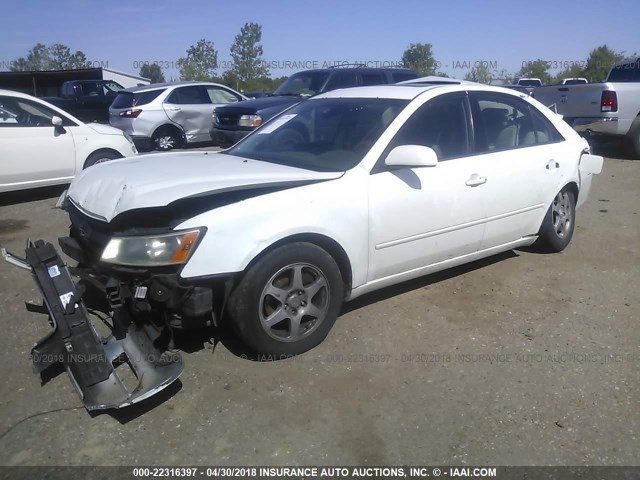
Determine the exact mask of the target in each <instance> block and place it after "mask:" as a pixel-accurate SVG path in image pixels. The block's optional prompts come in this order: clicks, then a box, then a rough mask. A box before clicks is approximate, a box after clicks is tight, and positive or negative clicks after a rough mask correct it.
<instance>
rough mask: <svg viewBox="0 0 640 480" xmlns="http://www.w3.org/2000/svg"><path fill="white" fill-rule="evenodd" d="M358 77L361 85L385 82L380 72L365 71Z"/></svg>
mask: <svg viewBox="0 0 640 480" xmlns="http://www.w3.org/2000/svg"><path fill="white" fill-rule="evenodd" d="M360 77H361V78H362V85H365V86H366V85H381V84H383V83H386V82H385V81H384V76H383V75H382V72H367V73H362V74H361V75H360Z"/></svg>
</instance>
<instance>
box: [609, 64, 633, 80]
mask: <svg viewBox="0 0 640 480" xmlns="http://www.w3.org/2000/svg"><path fill="white" fill-rule="evenodd" d="M607 81H608V82H640V61H638V62H632V63H624V64H622V65H617V66H615V67H613V69H612V70H611V73H609V78H608V79H607Z"/></svg>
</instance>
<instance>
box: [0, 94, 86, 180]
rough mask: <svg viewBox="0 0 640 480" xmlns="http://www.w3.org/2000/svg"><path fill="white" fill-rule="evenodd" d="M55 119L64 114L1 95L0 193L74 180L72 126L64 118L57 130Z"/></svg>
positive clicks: (25, 100)
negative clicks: (61, 125)
mask: <svg viewBox="0 0 640 480" xmlns="http://www.w3.org/2000/svg"><path fill="white" fill-rule="evenodd" d="M3 111H4V112H6V114H3V113H2V112H3ZM54 116H60V114H59V113H57V112H55V111H54V110H51V109H50V108H48V107H46V106H44V105H42V104H41V103H39V102H35V101H33V100H30V99H26V98H22V97H14V96H11V95H2V96H0V162H1V163H2V166H1V168H0V190H2V191H8V190H17V189H21V188H31V187H38V186H44V185H53V184H59V183H65V182H66V181H70V180H71V179H72V178H73V176H74V174H75V173H76V172H75V168H76V153H75V144H74V140H73V134H72V133H71V129H70V128H69V125H71V124H72V123H70V122H71V120H69V119H67V118H63V127H62V128H60V127H55V126H53V124H52V123H51V119H52V117H54ZM65 124H66V125H67V126H66V127H64V125H65ZM73 125H75V124H73Z"/></svg>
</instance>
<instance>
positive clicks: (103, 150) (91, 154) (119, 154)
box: [82, 148, 123, 169]
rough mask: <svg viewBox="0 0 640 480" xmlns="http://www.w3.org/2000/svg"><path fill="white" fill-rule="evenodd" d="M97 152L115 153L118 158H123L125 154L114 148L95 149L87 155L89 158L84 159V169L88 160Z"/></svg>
mask: <svg viewBox="0 0 640 480" xmlns="http://www.w3.org/2000/svg"><path fill="white" fill-rule="evenodd" d="M97 153H114V154H116V155H118V158H123V155H122V154H121V153H120V152H119V151H117V150H114V149H113V148H99V149H98V150H95V151H93V152H91V153H90V154H89V155H87V158H85V159H84V164H83V165H82V168H83V169H84V168H87V161H88V160H89V159H90V158H91V157H92V156H94V155H95V154H97Z"/></svg>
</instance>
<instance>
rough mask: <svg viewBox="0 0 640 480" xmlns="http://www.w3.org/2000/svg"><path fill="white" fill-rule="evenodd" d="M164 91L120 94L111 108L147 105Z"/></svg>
mask: <svg viewBox="0 0 640 480" xmlns="http://www.w3.org/2000/svg"><path fill="white" fill-rule="evenodd" d="M164 91H165V89H164V88H162V89H160V90H151V91H148V92H139V93H132V92H120V93H118V96H117V97H116V98H115V100H114V101H113V103H112V104H111V108H132V107H140V106H142V105H147V104H148V103H151V102H152V101H153V100H155V99H156V98H158V96H159V95H160V94H161V93H162V92H164Z"/></svg>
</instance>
